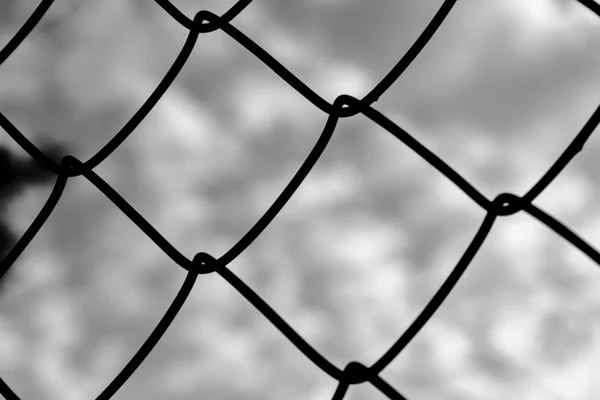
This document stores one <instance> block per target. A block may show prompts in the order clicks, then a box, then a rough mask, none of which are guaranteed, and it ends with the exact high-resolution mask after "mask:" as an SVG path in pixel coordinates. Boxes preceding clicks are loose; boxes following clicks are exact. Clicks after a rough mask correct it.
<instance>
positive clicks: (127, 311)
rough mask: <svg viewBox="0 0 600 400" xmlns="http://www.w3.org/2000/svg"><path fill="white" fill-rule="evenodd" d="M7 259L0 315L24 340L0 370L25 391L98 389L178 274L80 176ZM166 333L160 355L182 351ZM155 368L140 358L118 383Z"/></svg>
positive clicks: (174, 286)
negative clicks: (10, 262)
mask: <svg viewBox="0 0 600 400" xmlns="http://www.w3.org/2000/svg"><path fill="white" fill-rule="evenodd" d="M13 268H14V271H15V276H16V278H15V280H14V285H13V286H15V288H14V289H13V291H12V292H9V293H7V295H6V296H5V297H4V298H3V301H2V315H3V316H5V320H4V321H5V322H4V326H5V327H6V328H5V331H6V330H7V331H9V332H10V330H11V329H14V332H16V334H14V336H15V337H17V338H18V339H20V340H21V342H20V344H21V346H20V347H18V350H17V351H15V352H14V354H12V360H15V359H18V360H19V361H20V364H19V363H17V362H15V364H10V363H9V364H6V361H3V362H2V363H1V365H2V366H3V367H2V371H0V376H2V378H3V379H5V381H6V382H7V383H8V385H9V386H10V387H11V388H12V389H13V390H14V391H15V392H17V393H18V394H19V395H22V396H23V398H24V399H27V398H39V397H42V396H44V395H45V394H47V393H48V392H54V393H61V394H62V395H63V396H64V395H68V394H69V393H71V394H73V393H74V392H75V391H81V393H79V392H78V393H77V395H78V396H79V397H82V398H93V397H94V396H96V395H98V394H99V393H100V392H101V391H102V390H103V389H104V388H105V387H106V385H107V384H108V383H109V382H110V381H111V380H112V379H113V378H114V377H115V376H116V375H117V373H118V372H120V371H121V370H122V368H123V367H124V366H125V364H126V363H127V362H128V361H129V359H130V358H131V356H133V354H135V352H137V350H138V349H139V347H140V346H141V344H142V343H143V342H144V341H145V340H146V339H147V337H148V335H149V334H150V333H151V332H152V331H153V329H154V328H155V326H156V324H157V323H158V321H159V320H160V319H161V318H162V317H163V314H164V312H165V311H166V310H167V308H168V307H169V305H170V304H171V303H172V302H173V299H174V297H175V295H176V293H177V291H178V290H179V289H180V287H181V284H182V281H183V278H184V277H185V274H184V273H183V272H184V271H182V270H180V268H179V267H178V266H177V265H176V264H175V263H174V262H173V261H171V260H170V259H169V258H168V257H167V256H166V255H164V254H163V252H162V251H161V250H160V249H159V248H158V247H157V246H156V245H155V244H154V243H153V242H152V241H151V240H150V239H149V238H148V237H147V236H146V235H145V234H144V233H143V232H142V231H141V230H139V229H138V228H137V227H136V226H135V225H134V224H133V223H132V222H131V221H129V220H128V219H127V217H126V216H125V215H124V214H122V213H121V212H120V211H118V209H116V207H115V206H114V205H113V204H112V203H111V202H110V201H109V200H108V199H107V198H106V197H105V196H104V195H103V194H102V193H101V192H100V191H98V190H96V189H95V188H94V187H93V185H91V184H90V183H89V182H87V181H86V180H85V179H84V178H75V179H73V180H71V181H69V182H68V184H67V187H66V189H65V193H64V195H63V198H62V199H61V201H60V202H59V204H58V205H57V207H56V209H55V211H54V212H53V213H52V214H51V216H50V218H49V219H48V221H47V222H46V224H45V225H44V226H43V227H42V228H41V230H40V232H39V234H38V235H37V236H36V237H35V238H34V240H33V241H32V242H31V244H30V245H29V246H28V247H27V248H26V250H25V251H24V253H23V254H22V256H21V257H20V258H19V259H18V260H17V262H16V263H15V265H14V266H13ZM173 342H175V343H177V340H176V339H174V340H171V345H169V344H168V343H167V344H165V343H163V344H162V346H163V347H162V350H160V349H157V350H156V351H157V353H158V356H156V355H155V356H154V357H158V358H155V360H158V361H159V364H160V360H161V354H165V353H169V354H172V355H173V356H174V357H175V356H177V355H179V354H182V353H185V352H187V351H189V350H188V349H181V348H180V347H178V346H177V345H172V343H173ZM164 346H167V347H164ZM146 362H148V361H146ZM14 365H17V367H16V368H15V369H14V370H12V371H11V368H14ZM95 368H96V369H95ZM159 368H160V365H159V366H158V367H157V366H156V365H155V364H154V365H153V363H152V362H151V363H150V364H147V365H145V367H144V368H141V369H140V370H138V371H137V372H136V373H135V374H134V377H132V378H131V382H128V383H127V384H126V385H125V387H127V386H128V387H129V389H128V390H132V391H134V392H136V391H137V389H135V390H134V388H137V387H138V386H139V387H142V386H144V387H149V385H148V384H147V381H148V379H149V378H148V376H150V377H151V379H150V381H155V382H158V380H157V376H156V374H157V372H156V370H157V369H159ZM136 374H140V376H138V377H135V375H136ZM141 381H143V382H145V383H144V385H142V384H141V383H139V384H138V385H137V386H136V383H135V382H141ZM150 386H152V385H150ZM71 391H73V393H72V392H71ZM84 392H85V393H84ZM80 395H81V396H80ZM130 397H131V396H125V397H118V396H117V398H130ZM134 397H135V396H134Z"/></svg>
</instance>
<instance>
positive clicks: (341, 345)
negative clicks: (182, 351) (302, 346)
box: [231, 117, 483, 381]
mask: <svg viewBox="0 0 600 400" xmlns="http://www.w3.org/2000/svg"><path fill="white" fill-rule="evenodd" d="M281 171H287V170H286V169H285V168H281V167H279V168H271V169H270V175H271V177H270V178H262V179H257V178H255V179H253V180H252V182H253V185H252V187H251V191H249V193H247V194H243V193H240V194H239V195H238V196H237V198H238V202H242V201H244V200H246V199H258V201H260V202H261V203H263V204H264V205H263V206H262V207H261V208H263V209H264V208H266V207H267V206H268V205H270V204H271V203H272V201H273V200H272V199H273V197H274V196H273V195H271V194H272V193H275V194H277V193H279V192H280V191H281V189H282V188H283V186H284V185H285V183H287V180H289V177H288V178H287V179H286V178H283V177H282V176H283V175H291V174H288V173H287V172H284V173H282V172H281ZM261 180H262V181H263V182H264V183H261ZM394 188H396V189H394ZM408 196H410V199H409V200H408V201H406V202H404V201H403V200H404V198H405V197H408ZM390 198H393V199H396V200H397V202H396V203H394V202H393V201H390ZM382 201H384V203H382ZM477 210H478V207H477V205H476V204H474V203H473V202H472V201H470V200H469V199H468V198H467V196H466V195H463V194H462V192H461V191H460V190H459V189H457V188H456V187H455V186H454V185H453V184H452V183H451V182H449V181H447V180H446V179H445V178H444V177H443V176H440V174H439V173H438V172H437V171H435V170H434V169H433V168H432V167H430V166H428V164H427V163H426V162H425V161H423V160H419V157H418V156H417V155H416V154H414V153H413V152H412V151H411V150H409V149H407V148H406V147H405V146H404V145H403V144H402V143H401V142H399V141H398V140H396V139H395V138H393V137H391V135H389V134H387V133H385V132H383V131H382V129H380V128H378V127H377V126H375V125H374V124H372V123H370V122H369V121H366V119H365V118H364V117H356V118H353V119H350V120H343V121H340V122H339V123H338V128H337V130H336V132H335V133H334V135H333V138H332V139H331V141H330V144H329V145H328V147H327V149H326V150H325V154H324V155H323V156H322V158H321V159H320V160H319V161H318V162H317V165H316V166H315V167H314V170H313V172H311V173H310V174H309V175H308V177H307V178H306V180H305V183H303V184H302V185H301V186H300V188H299V189H298V192H297V194H296V195H294V196H293V197H292V198H291V200H290V202H289V203H288V205H286V206H285V207H284V208H283V210H282V211H281V212H280V214H279V215H278V216H277V217H276V218H275V220H274V221H273V222H272V223H271V225H269V227H268V228H267V229H266V230H265V231H264V232H263V233H262V234H261V235H260V236H259V237H258V238H257V239H256V240H255V241H254V243H253V244H252V246H250V247H249V248H248V249H247V250H246V251H245V252H243V253H242V254H241V255H240V256H239V257H238V258H237V259H236V261H235V262H234V263H233V264H232V265H235V266H236V267H235V273H236V274H237V275H238V276H239V277H240V279H242V280H243V281H244V282H246V283H247V284H248V285H249V286H250V287H251V288H253V290H255V291H256V292H257V294H258V295H259V296H261V297H263V298H264V300H265V301H266V302H267V303H268V304H270V305H271V306H272V307H273V308H274V309H275V311H276V312H278V313H280V314H281V316H282V317H283V318H284V319H285V320H286V321H287V322H288V323H289V324H290V325H291V327H292V328H294V329H296V330H297V331H298V333H299V334H300V335H301V336H303V337H304V338H305V339H306V340H307V341H308V343H309V344H311V345H312V346H314V347H315V348H316V349H317V350H318V351H321V352H322V353H323V355H324V356H325V357H326V358H328V359H329V360H330V361H331V362H333V363H334V364H335V365H338V367H342V366H343V365H345V364H346V363H347V362H348V361H350V360H359V361H361V362H363V363H365V364H366V365H369V363H371V362H373V361H375V359H376V358H378V357H379V356H380V355H381V353H383V352H384V351H386V350H387V349H388V348H389V346H390V345H391V344H392V343H393V342H394V341H395V340H396V339H397V338H398V337H399V336H400V334H402V332H403V330H404V329H406V328H407V327H408V324H409V323H410V322H412V320H413V319H414V318H415V317H416V315H417V314H418V313H419V312H420V311H421V310H422V307H423V306H424V305H425V304H426V303H427V302H428V301H429V298H430V297H431V296H432V295H433V294H434V293H435V291H436V290H437V289H438V286H439V284H440V283H441V282H443V280H444V279H445V278H446V276H447V275H448V273H449V272H450V271H451V270H452V268H453V267H454V266H455V264H456V262H457V261H458V259H459V258H460V256H461V255H462V253H463V252H464V250H465V248H466V247H467V245H468V244H469V243H470V242H471V240H472V238H473V235H474V234H475V231H476V230H477V227H478V226H479V225H480V224H481V219H482V217H483V212H482V211H481V210H479V211H477ZM425 224H426V226H424V225H425ZM451 225H453V226H451ZM403 226H406V228H405V230H404V231H403V230H402V228H403ZM336 235H338V237H336ZM434 236H436V238H435V239H432V238H433V237H434ZM448 236H454V237H453V238H452V239H450V240H449V239H448ZM441 246H445V248H444V250H445V251H446V253H445V254H444V260H445V261H444V262H439V260H432V254H434V250H433V249H436V248H438V247H441ZM373 247H374V248H373ZM365 253H366V254H365ZM379 257H381V258H379ZM238 263H239V264H238ZM240 264H241V265H240ZM410 264H414V266H413V267H411V266H410ZM238 265H239V266H238ZM417 265H420V266H421V267H422V268H420V269H419V268H417ZM434 270H435V272H434ZM402 271H405V272H404V273H403V272H402ZM404 274H406V275H409V276H408V277H403V275H404ZM431 275H434V276H435V277H436V278H435V280H436V281H437V282H436V284H430V283H429V279H428V278H429V277H430V276H431ZM404 279H405V282H404V283H403V280H404ZM378 285H384V288H380V289H378V288H377V286H378ZM231 290H233V289H231ZM382 293H386V295H385V296H387V297H386V298H385V300H383V301H382V300H381V299H380V298H379V296H380V295H381V294H382ZM361 303H362V304H361ZM398 309H400V310H402V311H400V312H399V311H398ZM390 310H394V311H390ZM357 315H359V316H360V317H358V318H357V317H356V316H357ZM392 315H393V316H392ZM240 318H243V319H245V320H248V321H252V323H253V324H257V326H261V327H263V328H261V329H263V330H264V331H265V332H277V329H276V328H275V327H273V326H271V324H270V323H269V322H268V321H267V320H266V319H265V318H264V316H262V315H260V314H259V313H258V311H256V312H255V313H253V312H240ZM394 318H395V319H394ZM363 319H367V320H368V321H367V322H365V321H364V320H363ZM276 337H280V335H279V334H278V335H276ZM281 346H282V349H281V352H282V354H291V355H293V354H295V356H293V357H295V359H300V358H304V356H303V355H302V354H301V353H300V352H299V351H298V350H297V349H295V348H294V346H293V345H291V344H290V343H289V342H286V341H285V339H282V345H281ZM307 365H309V366H310V365H311V364H307ZM315 368H317V367H315V366H314V365H313V366H312V367H311V368H310V369H309V370H307V372H309V371H311V370H313V369H315ZM281 379H282V381H284V380H285V377H281Z"/></svg>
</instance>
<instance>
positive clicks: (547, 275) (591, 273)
mask: <svg viewBox="0 0 600 400" xmlns="http://www.w3.org/2000/svg"><path fill="white" fill-rule="evenodd" d="M569 247H570V245H569V244H568V243H566V242H565V241H564V240H562V239H560V238H559V237H558V236H557V235H555V234H554V233H553V232H551V231H549V230H548V229H546V228H545V227H544V226H543V225H541V224H539V223H538V222H537V221H535V220H534V219H532V218H531V217H529V216H528V215H526V214H524V213H519V214H516V215H514V216H511V217H509V218H502V219H499V220H497V221H496V222H495V224H494V227H493V228H492V231H491V233H490V234H489V235H488V237H487V239H486V240H485V242H484V244H483V246H482V248H481V250H480V251H479V253H478V255H477V256H476V257H475V259H474V260H473V262H472V264H471V266H470V267H469V270H467V272H466V273H465V275H464V277H463V278H461V281H460V282H459V283H458V284H457V286H456V288H455V289H454V291H453V293H452V295H451V296H450V297H449V298H448V299H447V300H446V302H445V303H444V304H443V305H442V307H441V308H440V310H439V312H438V313H437V314H436V315H434V316H433V317H432V318H431V320H430V322H429V323H428V324H427V325H426V326H425V327H424V328H423V330H422V331H421V332H420V333H419V334H418V335H417V336H416V337H415V339H414V340H413V342H412V343H411V344H409V346H408V347H407V349H406V354H403V355H401V356H400V357H398V359H397V361H395V362H394V363H392V364H391V365H390V367H389V368H388V370H385V371H384V372H383V374H382V375H383V376H384V377H386V378H387V379H388V380H389V381H390V383H391V384H393V385H396V386H397V387H405V388H406V391H409V390H411V388H415V389H416V388H417V387H421V386H424V387H427V386H430V385H435V386H437V387H438V390H439V392H438V395H437V396H434V397H439V396H441V395H442V394H444V395H445V394H448V395H456V396H458V398H467V397H469V396H472V397H473V398H483V397H486V396H491V397H493V398H495V397H498V398H519V397H527V396H533V397H536V396H540V395H542V394H546V393H555V394H561V395H564V396H565V397H574V398H585V397H589V396H592V397H593V394H594V389H593V388H592V386H591V384H592V382H594V381H595V378H594V377H593V375H592V374H589V373H588V372H586V371H593V370H594V369H595V366H596V365H597V361H596V359H597V356H596V354H597V349H596V347H597V346H595V341H594V339H593V338H594V337H595V335H596V333H595V332H597V331H598V327H597V326H596V325H597V318H596V314H597V305H596V303H597V301H595V297H597V296H596V295H595V293H596V292H597V290H596V288H597V287H598V285H599V284H600V282H599V280H600V275H598V274H597V273H596V272H598V271H597V268H594V267H595V265H590V264H593V263H591V262H589V261H588V262H587V263H581V264H579V265H574V264H575V263H576V262H581V260H580V259H578V260H575V259H573V261H572V262H570V257H569V252H570V251H569V250H568V249H569ZM439 258H440V260H446V257H445V256H444V254H443V252H441V255H440V257H439ZM583 264H586V265H583ZM585 267H587V268H585ZM423 348H427V349H428V350H427V351H425V350H423ZM425 355H426V356H425ZM416 362H417V363H418V362H424V364H425V366H424V367H423V370H422V373H415V372H414V371H415V363H416ZM549 376H550V377H551V378H547V377H549ZM425 377H427V379H429V377H432V378H431V379H432V380H433V382H430V381H428V380H426V381H422V379H426V378H425ZM561 382H562V383H561ZM567 382H570V383H567ZM586 385H590V386H586ZM568 390H572V392H568ZM586 390H587V391H586ZM596 390H597V389H596Z"/></svg>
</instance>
